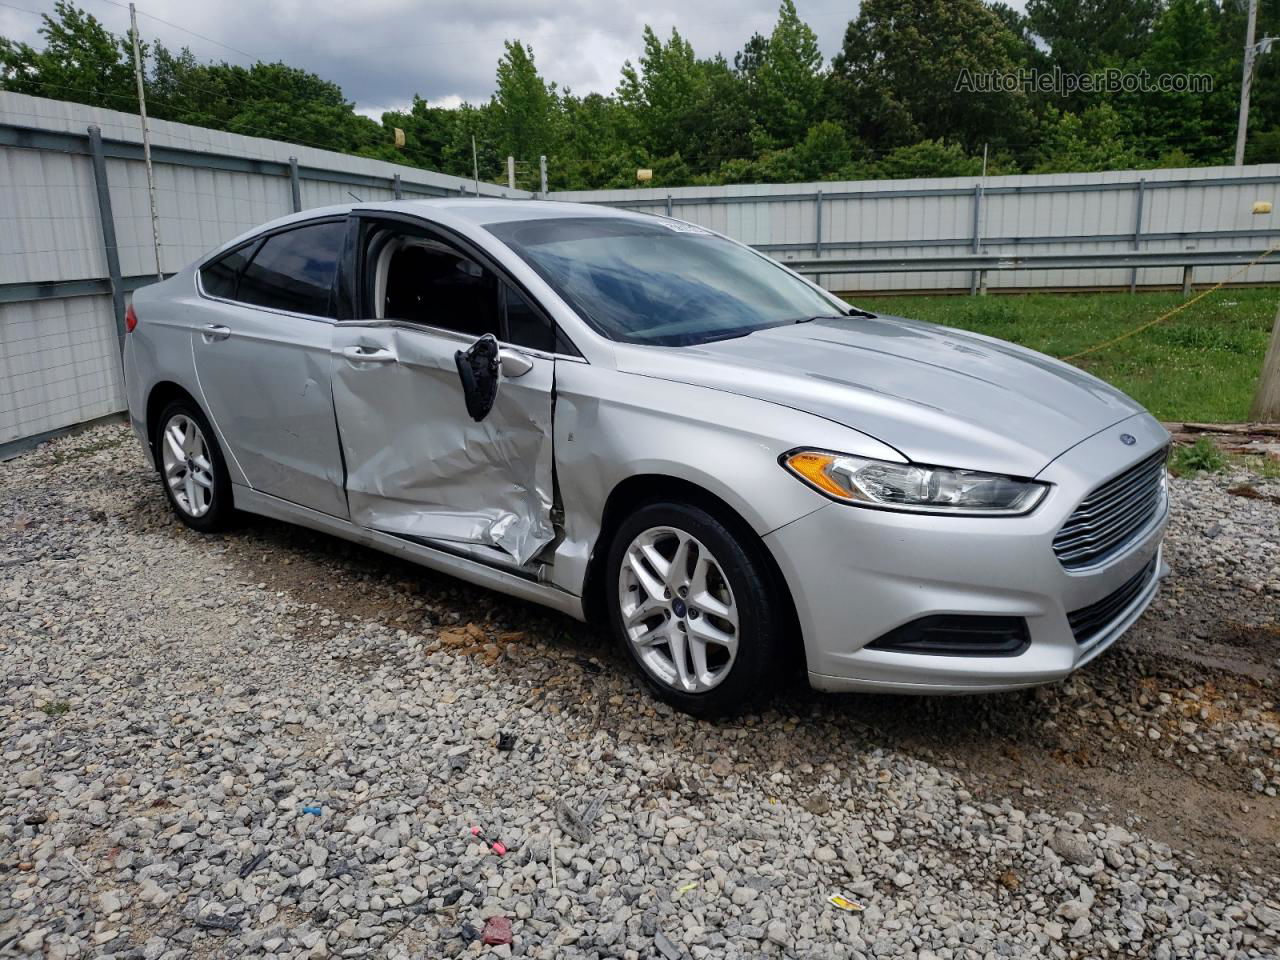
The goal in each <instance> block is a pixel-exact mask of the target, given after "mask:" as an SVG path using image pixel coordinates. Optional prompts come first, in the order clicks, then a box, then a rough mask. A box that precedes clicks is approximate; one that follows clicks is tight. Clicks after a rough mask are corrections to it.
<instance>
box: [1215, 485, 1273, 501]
mask: <svg viewBox="0 0 1280 960" xmlns="http://www.w3.org/2000/svg"><path fill="white" fill-rule="evenodd" d="M1227 493H1229V494H1231V495H1232V496H1236V497H1244V498H1245V499H1246V500H1262V501H1264V502H1266V503H1274V504H1277V505H1280V496H1277V495H1276V494H1274V493H1263V492H1262V491H1261V490H1259V489H1258V488H1257V487H1255V486H1254V485H1253V484H1252V483H1240V484H1236V486H1234V487H1228V488H1227Z"/></svg>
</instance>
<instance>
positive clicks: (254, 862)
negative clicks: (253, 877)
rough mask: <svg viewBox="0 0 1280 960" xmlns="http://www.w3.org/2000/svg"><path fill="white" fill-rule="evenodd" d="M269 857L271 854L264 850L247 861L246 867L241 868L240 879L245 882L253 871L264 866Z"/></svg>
mask: <svg viewBox="0 0 1280 960" xmlns="http://www.w3.org/2000/svg"><path fill="white" fill-rule="evenodd" d="M269 855H270V854H268V853H267V851H266V850H263V851H262V852H261V853H259V854H257V855H255V856H253V857H251V858H250V859H249V860H247V861H245V864H244V866H242V867H241V868H240V879H241V880H243V879H244V878H245V877H247V876H248V875H249V874H251V873H253V871H255V870H257V869H258V868H259V867H260V866H262V862H263V861H264V860H266V859H267V857H268V856H269Z"/></svg>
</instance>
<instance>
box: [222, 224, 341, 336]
mask: <svg viewBox="0 0 1280 960" xmlns="http://www.w3.org/2000/svg"><path fill="white" fill-rule="evenodd" d="M346 230H347V228H346V224H345V223H343V222H340V221H339V222H334V223H317V224H312V225H311V226H306V227H298V228H297V229H296V230H287V231H285V232H284V233H277V234H273V235H272V236H270V237H268V238H267V239H266V241H265V242H263V244H262V246H261V247H259V248H258V252H257V254H256V255H255V256H254V258H253V260H252V261H251V262H250V263H249V265H248V266H247V267H246V268H245V269H244V272H243V273H242V274H241V275H240V286H239V290H238V291H237V293H236V299H237V300H240V301H241V302H243V303H249V304H253V305H254V306H257V307H270V308H271V309H274V310H289V311H292V312H293V313H305V314H310V315H311V316H316V317H332V316H333V315H334V311H333V302H332V297H331V295H330V294H331V290H332V287H333V279H334V275H335V274H336V273H337V270H338V260H339V258H340V257H341V256H342V241H343V238H344V237H345V236H346ZM206 289H207V288H206Z"/></svg>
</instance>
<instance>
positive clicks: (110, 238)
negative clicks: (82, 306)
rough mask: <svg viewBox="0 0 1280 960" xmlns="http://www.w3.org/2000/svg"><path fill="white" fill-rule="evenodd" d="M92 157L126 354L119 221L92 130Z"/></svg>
mask: <svg viewBox="0 0 1280 960" xmlns="http://www.w3.org/2000/svg"><path fill="white" fill-rule="evenodd" d="M89 154H90V156H91V157H92V158H93V184H94V186H95V187H97V190H98V219H99V220H100V221H101V222H102V247H103V251H104V252H105V253H106V256H107V275H108V276H109V277H110V279H111V311H112V313H114V314H115V318H116V335H117V336H118V337H119V339H120V352H121V355H122V360H123V353H124V336H125V328H124V283H123V280H122V278H121V276H120V247H119V246H118V245H117V243H116V221H115V217H114V216H112V213H111V189H110V188H109V187H108V186H107V158H106V156H105V155H104V154H103V152H102V130H101V129H99V128H98V126H97V125H92V126H90V127H89Z"/></svg>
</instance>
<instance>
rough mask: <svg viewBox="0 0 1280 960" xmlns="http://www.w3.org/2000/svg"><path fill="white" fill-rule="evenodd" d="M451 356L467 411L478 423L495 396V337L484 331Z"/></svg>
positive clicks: (485, 415) (496, 355)
mask: <svg viewBox="0 0 1280 960" xmlns="http://www.w3.org/2000/svg"><path fill="white" fill-rule="evenodd" d="M453 359H454V362H455V363H456V364H457V365H458V377H459V378H460V379H461V380H462V396H463V399H465V400H466V404H467V413H468V414H469V415H470V417H471V419H472V420H474V421H476V422H477V423H479V422H480V421H481V420H483V419H484V418H485V417H487V416H488V415H489V411H490V410H492V409H493V401H494V400H495V399H496V398H497V396H498V341H497V339H496V338H495V337H494V336H493V334H491V333H486V334H485V335H484V336H483V337H481V338H480V339H479V340H477V341H476V342H475V343H473V344H472V345H471V346H470V347H468V348H467V349H466V350H459V351H458V352H457V353H455V354H454V355H453Z"/></svg>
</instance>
